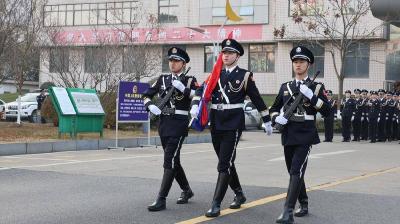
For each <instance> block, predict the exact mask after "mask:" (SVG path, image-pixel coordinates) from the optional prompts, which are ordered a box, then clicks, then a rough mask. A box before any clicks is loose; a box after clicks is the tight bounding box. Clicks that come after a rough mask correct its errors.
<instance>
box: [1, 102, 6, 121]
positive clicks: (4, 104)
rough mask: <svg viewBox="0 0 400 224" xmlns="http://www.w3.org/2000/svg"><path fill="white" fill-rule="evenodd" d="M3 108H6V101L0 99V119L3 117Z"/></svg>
mask: <svg viewBox="0 0 400 224" xmlns="http://www.w3.org/2000/svg"><path fill="white" fill-rule="evenodd" d="M5 110H6V102H4V101H3V100H1V99H0V119H4V111H5Z"/></svg>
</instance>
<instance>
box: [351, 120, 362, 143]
mask: <svg viewBox="0 0 400 224" xmlns="http://www.w3.org/2000/svg"><path fill="white" fill-rule="evenodd" d="M352 123H353V136H354V139H356V140H358V139H360V136H361V117H360V118H354V120H353V122H352Z"/></svg>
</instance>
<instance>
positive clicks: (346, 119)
mask: <svg viewBox="0 0 400 224" xmlns="http://www.w3.org/2000/svg"><path fill="white" fill-rule="evenodd" d="M351 94H352V93H351V91H350V90H347V91H346V92H345V98H344V99H342V101H341V103H340V111H338V112H339V113H337V110H336V108H337V106H338V105H337V104H338V102H337V101H336V100H334V99H333V98H332V91H330V90H328V91H327V97H328V100H329V103H330V106H331V113H330V114H329V116H326V117H324V124H325V142H332V139H333V132H334V120H335V117H341V121H342V136H343V142H350V141H351V140H352V141H361V140H370V142H371V143H375V142H385V141H389V142H390V141H396V140H399V139H400V128H399V123H400V120H399V119H400V92H390V91H389V92H386V91H385V90H383V89H379V90H378V91H369V92H368V90H366V89H363V90H360V89H355V90H354V95H351ZM352 134H353V139H351V135H352Z"/></svg>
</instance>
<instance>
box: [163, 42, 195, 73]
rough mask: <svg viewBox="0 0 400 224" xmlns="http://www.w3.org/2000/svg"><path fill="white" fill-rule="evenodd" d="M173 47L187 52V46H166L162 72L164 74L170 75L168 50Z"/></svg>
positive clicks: (164, 47)
mask: <svg viewBox="0 0 400 224" xmlns="http://www.w3.org/2000/svg"><path fill="white" fill-rule="evenodd" d="M171 47H179V48H180V49H182V50H186V46H185V45H165V46H163V49H162V72H163V73H170V71H169V61H168V50H169V49H170V48H171ZM189 56H190V55H189Z"/></svg>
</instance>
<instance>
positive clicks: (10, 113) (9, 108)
mask: <svg viewBox="0 0 400 224" xmlns="http://www.w3.org/2000/svg"><path fill="white" fill-rule="evenodd" d="M39 94H40V93H27V94H25V95H23V96H22V97H21V119H28V120H29V121H30V122H34V121H35V120H36V118H37V101H36V97H37V96H38V95H39ZM5 116H6V120H15V119H17V117H18V101H17V100H16V101H14V102H11V103H7V104H6V109H5Z"/></svg>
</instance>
